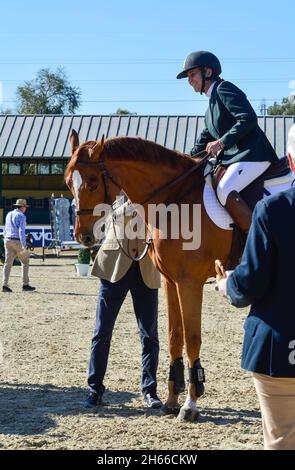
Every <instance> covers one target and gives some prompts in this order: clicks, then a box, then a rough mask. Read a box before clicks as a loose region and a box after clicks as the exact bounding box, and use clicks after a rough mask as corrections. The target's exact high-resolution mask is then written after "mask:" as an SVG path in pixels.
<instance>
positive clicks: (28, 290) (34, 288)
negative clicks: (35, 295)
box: [23, 285, 36, 292]
mask: <svg viewBox="0 0 295 470" xmlns="http://www.w3.org/2000/svg"><path fill="white" fill-rule="evenodd" d="M23 290H25V291H27V292H32V291H33V290H36V287H32V286H29V285H27V286H23Z"/></svg>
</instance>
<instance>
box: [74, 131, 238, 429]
mask: <svg viewBox="0 0 295 470" xmlns="http://www.w3.org/2000/svg"><path fill="white" fill-rule="evenodd" d="M70 142H71V152H72V157H71V160H70V162H69V164H68V166H67V168H66V172H65V181H66V183H67V185H68V187H69V189H70V190H71V192H72V194H73V196H74V197H75V199H76V204H77V218H76V226H75V237H76V239H77V240H78V241H79V242H80V243H82V244H84V245H85V246H88V247H90V246H92V245H93V244H94V243H95V237H94V235H93V233H94V231H93V228H94V224H95V222H96V221H97V220H98V218H97V217H96V216H94V215H93V209H94V207H95V206H97V205H98V204H100V203H112V202H113V201H114V200H115V197H116V196H117V195H118V193H119V191H120V190H121V189H123V190H124V192H125V193H126V194H127V196H128V198H129V199H130V200H131V201H132V202H133V203H139V204H142V205H143V206H144V208H145V214H148V207H147V206H148V204H152V203H153V204H160V203H164V204H166V205H167V204H171V203H176V204H177V205H182V204H187V207H189V209H191V208H192V207H193V205H195V204H199V205H200V207H201V210H200V215H201V220H200V221H199V223H200V224H201V227H199V229H200V233H201V244H200V246H199V248H198V249H194V250H187V249H183V247H184V243H185V242H187V240H185V239H183V238H182V235H181V233H180V237H179V238H178V239H172V238H170V239H163V237H161V233H160V230H159V229H157V228H156V229H155V230H154V232H153V243H152V246H151V249H150V250H149V255H150V257H151V259H152V261H153V263H154V264H155V266H156V267H157V268H158V270H159V271H160V272H161V273H162V274H163V276H164V286H165V291H166V297H167V304H168V332H169V333H168V334H169V337H168V341H169V352H170V358H171V363H170V373H169V381H168V398H167V401H166V403H165V405H164V407H163V411H164V412H166V413H173V414H177V413H178V418H179V419H180V420H189V421H194V420H196V419H197V417H198V414H199V411H198V408H197V405H196V401H197V398H198V397H199V396H201V395H202V394H203V392H204V385H203V382H204V370H203V369H202V367H201V364H200V348H201V308H202V295H203V286H204V283H205V282H206V280H207V279H208V277H211V276H214V275H215V271H214V260H215V259H216V258H219V259H220V260H221V262H222V263H223V264H224V263H225V262H226V259H227V257H228V254H229V251H230V246H231V238H232V233H231V231H230V230H223V229H220V228H219V227H218V226H217V225H215V224H214V223H213V222H212V221H211V220H210V218H209V217H208V215H207V213H206V211H205V208H204V206H203V189H204V184H205V179H204V176H203V171H204V166H205V162H203V161H202V159H193V158H190V157H188V156H186V155H184V154H181V153H179V152H176V151H173V150H169V149H167V148H164V147H162V146H160V145H158V144H156V143H153V142H149V141H146V140H142V139H138V138H131V137H117V138H111V139H108V140H106V141H105V142H104V139H103V138H102V140H101V141H98V142H94V141H88V142H85V143H83V144H81V145H79V139H78V135H77V133H76V132H75V131H72V133H71V137H70ZM189 217H190V222H191V218H192V217H193V211H192V210H190V212H189ZM148 222H149V221H148V220H147V219H146V223H147V224H148ZM179 223H181V220H180V222H179ZM184 347H185V351H186V355H187V359H188V367H189V384H188V390H187V392H188V393H187V398H186V401H185V403H184V405H183V406H182V407H181V408H180V405H179V404H178V398H179V394H180V393H181V392H183V391H184V390H185V382H184V367H183V359H182V356H183V349H184Z"/></svg>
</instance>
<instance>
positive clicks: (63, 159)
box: [0, 115, 295, 224]
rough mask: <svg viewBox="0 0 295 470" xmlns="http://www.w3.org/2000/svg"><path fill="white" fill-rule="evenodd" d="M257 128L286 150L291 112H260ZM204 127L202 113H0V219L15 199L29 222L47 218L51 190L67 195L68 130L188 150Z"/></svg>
mask: <svg viewBox="0 0 295 470" xmlns="http://www.w3.org/2000/svg"><path fill="white" fill-rule="evenodd" d="M258 122H259V125H260V127H261V128H262V129H263V131H264V132H265V133H266V135H267V137H268V139H269V140H270V142H271V143H272V145H273V147H274V148H275V150H276V152H277V154H278V155H279V156H280V157H282V156H284V155H286V151H287V150H286V149H287V135H288V131H289V129H290V127H291V126H292V124H293V123H294V122H295V116H263V117H259V118H258ZM203 128H204V116H138V115H107V116H102V115H101V116H99V115H97V116H96V115H93V116H88V115H83V116H78V115H0V224H1V222H3V216H4V215H5V213H6V212H7V211H8V210H10V208H11V207H12V204H13V203H14V201H15V199H16V198H18V197H25V198H27V199H29V201H30V204H31V206H32V209H30V211H29V212H28V221H29V222H30V223H39V224H40V223H47V222H48V210H47V209H48V198H49V197H50V195H51V194H52V192H54V193H56V195H59V194H60V193H61V192H62V193H63V194H64V195H65V196H68V197H70V194H69V192H68V191H67V189H66V187H65V186H64V182H63V173H64V167H65V165H66V163H67V160H68V159H69V158H70V146H69V135H70V132H71V129H75V130H76V131H77V132H78V134H79V139H80V142H84V141H86V140H98V139H100V138H101V136H102V135H103V134H104V135H105V137H107V138H108V137H115V136H130V137H135V136H138V137H142V138H143V139H148V140H152V141H154V142H157V143H158V144H161V145H163V146H165V147H168V148H171V149H176V150H179V151H181V152H184V153H189V151H190V149H191V148H192V146H193V145H194V142H195V141H196V139H197V137H198V135H199V134H200V132H201V131H202V130H203Z"/></svg>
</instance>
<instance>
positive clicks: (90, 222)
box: [65, 130, 118, 247]
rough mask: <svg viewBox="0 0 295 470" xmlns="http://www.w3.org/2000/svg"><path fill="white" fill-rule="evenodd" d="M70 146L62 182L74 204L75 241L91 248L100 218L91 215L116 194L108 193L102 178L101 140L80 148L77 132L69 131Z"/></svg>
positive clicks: (111, 200) (110, 200)
mask: <svg viewBox="0 0 295 470" xmlns="http://www.w3.org/2000/svg"><path fill="white" fill-rule="evenodd" d="M70 143H71V155H72V156H71V160H70V162H69V163H68V165H67V168H66V171H65V182H66V184H67V186H68V188H69V189H70V191H71V193H72V195H73V197H74V198H75V201H76V225H75V238H76V240H77V241H78V242H79V243H81V244H83V245H85V246H86V247H91V246H93V245H94V244H95V242H96V237H95V234H94V229H95V223H96V222H97V220H98V219H99V218H100V216H99V215H94V209H95V208H96V207H97V206H98V205H99V204H103V203H104V204H111V203H112V202H113V200H114V199H115V194H109V188H108V186H107V182H106V181H105V176H104V172H105V167H104V162H103V158H102V153H103V147H104V137H102V139H101V140H100V141H98V142H95V141H88V142H85V143H83V144H81V145H80V144H79V137H78V134H77V132H76V131H74V130H72V132H71V136H70ZM113 191H114V188H113ZM117 193H118V190H117Z"/></svg>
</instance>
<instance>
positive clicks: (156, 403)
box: [144, 392, 163, 408]
mask: <svg viewBox="0 0 295 470" xmlns="http://www.w3.org/2000/svg"><path fill="white" fill-rule="evenodd" d="M144 402H145V404H146V406H147V407H148V408H161V406H162V405H163V403H162V402H161V400H160V398H159V397H158V396H157V394H156V393H155V392H154V393H149V392H145V393H144Z"/></svg>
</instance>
